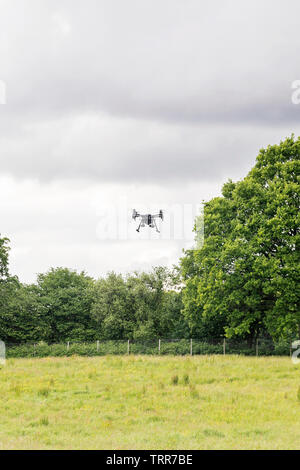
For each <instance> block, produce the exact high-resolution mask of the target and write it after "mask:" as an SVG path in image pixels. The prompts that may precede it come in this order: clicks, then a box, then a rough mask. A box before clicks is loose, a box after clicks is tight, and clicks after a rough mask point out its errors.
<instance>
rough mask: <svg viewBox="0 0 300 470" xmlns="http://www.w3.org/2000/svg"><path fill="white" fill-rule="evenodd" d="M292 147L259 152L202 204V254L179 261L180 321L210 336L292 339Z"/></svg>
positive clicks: (295, 268)
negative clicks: (263, 335) (244, 170)
mask: <svg viewBox="0 0 300 470" xmlns="http://www.w3.org/2000/svg"><path fill="white" fill-rule="evenodd" d="M299 156H300V139H298V140H295V139H294V137H291V138H289V139H286V140H285V141H284V142H281V144H280V145H274V146H269V147H268V148H267V149H262V150H261V151H260V153H259V155H258V157H257V161H256V165H255V166H254V168H253V169H252V170H251V171H250V172H249V174H248V175H247V176H246V177H245V178H244V180H242V181H240V182H238V183H236V184H234V183H232V182H231V181H229V182H228V183H227V184H225V185H224V187H223V191H222V192H223V197H220V198H215V199H213V200H211V201H209V202H208V203H206V204H205V209H204V220H205V240H204V245H203V248H202V249H200V250H194V251H190V252H188V253H187V254H186V256H185V258H184V259H183V260H182V269H183V274H184V277H185V280H186V289H185V292H184V305H185V307H184V314H185V316H186V318H187V319H188V320H189V322H190V324H191V326H192V327H193V328H194V329H196V330H198V331H201V332H202V331H203V329H206V330H207V331H208V332H209V333H210V334H212V333H214V332H215V334H217V335H220V334H222V333H226V334H227V336H229V337H234V336H239V337H247V338H248V339H249V340H250V342H251V341H252V340H253V339H254V338H255V337H256V336H258V335H259V334H260V333H261V332H262V331H264V332H265V331H267V332H268V333H269V334H271V335H272V336H273V337H274V338H275V339H278V338H280V337H286V336H289V335H291V334H293V333H294V334H296V333H299V334H300V309H299V173H300V172H299Z"/></svg>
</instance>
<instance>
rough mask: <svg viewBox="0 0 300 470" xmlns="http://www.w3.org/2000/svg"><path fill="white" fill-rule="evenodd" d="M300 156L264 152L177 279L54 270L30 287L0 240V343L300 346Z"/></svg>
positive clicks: (226, 191)
mask: <svg viewBox="0 0 300 470" xmlns="http://www.w3.org/2000/svg"><path fill="white" fill-rule="evenodd" d="M299 156H300V138H298V139H295V138H294V136H292V137H290V138H288V139H286V140H285V141H283V142H281V143H280V144H279V145H273V146H269V147H267V148H266V149H262V150H261V151H260V152H259V155H258V157H257V159H256V164H255V166H254V167H253V169H252V170H251V171H250V172H249V173H248V175H247V176H246V177H245V178H244V179H243V180H241V181H238V182H236V183H234V182H232V181H231V180H229V181H228V182H227V183H226V184H224V186H223V188H222V196H220V197H216V198H213V199H211V200H210V201H208V202H205V203H204V243H203V245H202V246H201V247H199V248H197V246H196V247H195V249H194V250H188V251H186V252H185V253H184V255H183V257H182V258H181V260H180V262H179V265H178V266H177V267H173V268H172V269H168V268H165V267H155V268H153V269H152V271H151V272H142V273H138V272H134V273H130V274H128V275H126V276H122V275H120V274H116V273H113V272H112V273H109V274H108V275H107V276H105V277H103V278H100V279H98V280H95V279H93V278H91V277H90V276H88V275H87V274H86V273H85V272H81V273H78V272H76V271H72V270H70V269H68V268H55V269H54V268H52V269H50V270H49V271H48V272H47V273H44V274H39V275H38V276H37V281H36V283H34V284H30V285H26V284H23V283H21V282H20V281H19V279H18V278H17V277H16V276H11V275H10V273H9V269H8V266H9V240H8V239H7V238H1V237H0V338H1V339H2V340H3V341H6V342H8V343H22V342H31V341H45V342H48V343H58V342H62V341H93V340H98V339H99V340H101V339H134V340H141V341H147V340H149V339H155V338H163V337H164V338H189V337H197V338H203V339H215V338H220V337H223V336H226V337H228V338H241V339H247V340H248V341H249V343H250V344H251V343H252V342H253V341H254V340H255V339H256V338H257V337H258V336H259V335H266V336H269V337H270V338H273V340H274V341H279V340H280V339H283V338H292V337H296V336H298V337H300V308H299V306H300V305H299V298H300V291H299V289H300V287H299V286H300V282H299V281H300V263H299V261H300V259H299V256H300V254H299V242H300V240H299V208H300V191H299V178H300V171H299V170H300V164H299ZM196 222H197V221H196ZM197 225H198V224H197V223H195V232H196V233H195V238H196V239H197V236H198V234H197V228H196V227H197Z"/></svg>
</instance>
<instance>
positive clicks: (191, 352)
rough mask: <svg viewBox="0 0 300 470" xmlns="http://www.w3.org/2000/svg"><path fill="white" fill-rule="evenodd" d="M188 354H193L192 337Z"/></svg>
mask: <svg viewBox="0 0 300 470" xmlns="http://www.w3.org/2000/svg"><path fill="white" fill-rule="evenodd" d="M190 355H191V356H192V355H193V339H192V338H191V348H190Z"/></svg>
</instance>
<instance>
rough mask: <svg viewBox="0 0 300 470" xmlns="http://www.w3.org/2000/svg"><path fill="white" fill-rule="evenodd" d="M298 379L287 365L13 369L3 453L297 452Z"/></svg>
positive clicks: (84, 364) (49, 361)
mask: <svg viewBox="0 0 300 470" xmlns="http://www.w3.org/2000/svg"><path fill="white" fill-rule="evenodd" d="M299 373H300V366H298V365H294V364H292V362H291V360H290V358H288V357H244V356H237V355H236V356H234V355H231V356H230V355H228V356H222V355H207V356H194V357H188V356H185V357H178V356H177V357H172V356H162V357H159V356H138V355H132V356H102V357H79V356H72V357H61V358H60V357H55V358H51V357H47V358H33V359H8V360H7V362H6V365H5V366H3V367H2V368H1V369H0V416H1V421H0V449H2V450H3V449H115V450H121V449H157V450H159V449H174V450H175V449H300V426H299V418H300V388H299V386H300V375H299Z"/></svg>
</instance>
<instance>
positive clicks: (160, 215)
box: [159, 209, 164, 220]
mask: <svg viewBox="0 0 300 470" xmlns="http://www.w3.org/2000/svg"><path fill="white" fill-rule="evenodd" d="M159 217H160V218H161V220H164V213H163V211H162V209H160V211H159Z"/></svg>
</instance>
